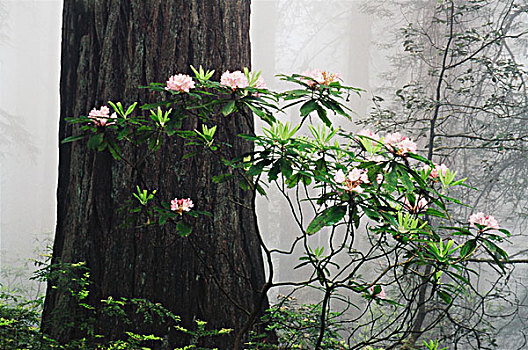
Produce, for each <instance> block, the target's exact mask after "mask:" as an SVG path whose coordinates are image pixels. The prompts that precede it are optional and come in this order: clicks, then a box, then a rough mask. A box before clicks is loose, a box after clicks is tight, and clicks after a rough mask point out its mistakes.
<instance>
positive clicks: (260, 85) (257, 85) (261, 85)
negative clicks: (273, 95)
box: [251, 77, 268, 89]
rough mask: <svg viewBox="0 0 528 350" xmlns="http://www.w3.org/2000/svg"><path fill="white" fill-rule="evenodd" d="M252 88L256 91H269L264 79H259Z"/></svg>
mask: <svg viewBox="0 0 528 350" xmlns="http://www.w3.org/2000/svg"><path fill="white" fill-rule="evenodd" d="M251 87H254V88H255V89H267V88H268V87H267V85H266V82H265V81H264V78H262V77H258V79H257V81H255V82H254V83H253V85H252V86H251Z"/></svg>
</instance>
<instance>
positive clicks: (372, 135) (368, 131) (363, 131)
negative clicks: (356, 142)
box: [357, 129, 380, 141]
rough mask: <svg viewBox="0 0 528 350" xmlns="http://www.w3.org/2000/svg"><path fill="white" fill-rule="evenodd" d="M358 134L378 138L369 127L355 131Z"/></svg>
mask: <svg viewBox="0 0 528 350" xmlns="http://www.w3.org/2000/svg"><path fill="white" fill-rule="evenodd" d="M357 135H358V136H366V137H368V138H371V139H373V140H377V141H379V140H380V137H379V135H378V134H376V133H375V132H374V131H371V130H369V129H363V130H361V131H360V132H358V133H357Z"/></svg>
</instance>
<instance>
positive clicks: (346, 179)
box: [334, 168, 369, 193]
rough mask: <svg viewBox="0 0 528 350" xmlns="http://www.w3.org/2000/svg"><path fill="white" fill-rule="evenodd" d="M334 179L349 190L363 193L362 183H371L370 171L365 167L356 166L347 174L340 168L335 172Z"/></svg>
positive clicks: (341, 186) (342, 187) (341, 187)
mask: <svg viewBox="0 0 528 350" xmlns="http://www.w3.org/2000/svg"><path fill="white" fill-rule="evenodd" d="M334 181H335V182H337V183H338V184H339V188H340V189H343V190H345V191H347V192H356V193H363V192H364V189H363V188H362V187H361V186H360V185H361V184H366V183H369V178H368V173H367V170H365V169H358V168H354V169H352V171H350V172H349V173H348V174H347V175H345V173H344V172H343V170H341V169H339V170H338V171H336V173H335V174H334Z"/></svg>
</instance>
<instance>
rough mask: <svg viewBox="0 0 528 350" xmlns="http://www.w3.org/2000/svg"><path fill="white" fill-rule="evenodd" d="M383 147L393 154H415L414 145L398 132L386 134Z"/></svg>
mask: <svg viewBox="0 0 528 350" xmlns="http://www.w3.org/2000/svg"><path fill="white" fill-rule="evenodd" d="M385 145H386V146H387V148H389V150H390V151H391V152H393V153H396V154H397V155H400V156H405V155H407V154H408V153H416V149H417V147H416V143H414V142H413V141H411V139H409V138H407V137H406V136H402V135H401V134H400V133H399V132H395V133H391V134H387V135H386V136H385Z"/></svg>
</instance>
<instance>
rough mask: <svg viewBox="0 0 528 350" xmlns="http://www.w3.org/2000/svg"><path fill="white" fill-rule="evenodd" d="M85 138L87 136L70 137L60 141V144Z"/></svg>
mask: <svg viewBox="0 0 528 350" xmlns="http://www.w3.org/2000/svg"><path fill="white" fill-rule="evenodd" d="M86 136H87V135H78V136H70V137H67V138H65V139H64V140H62V141H61V143H68V142H73V141H77V140H81V139H84V138H85V137H86Z"/></svg>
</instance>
